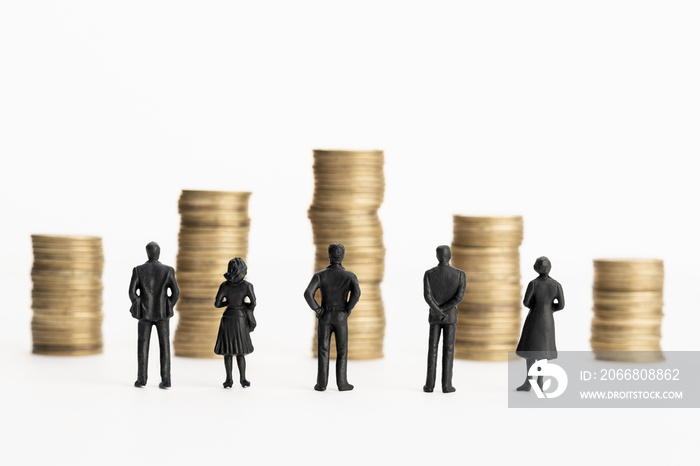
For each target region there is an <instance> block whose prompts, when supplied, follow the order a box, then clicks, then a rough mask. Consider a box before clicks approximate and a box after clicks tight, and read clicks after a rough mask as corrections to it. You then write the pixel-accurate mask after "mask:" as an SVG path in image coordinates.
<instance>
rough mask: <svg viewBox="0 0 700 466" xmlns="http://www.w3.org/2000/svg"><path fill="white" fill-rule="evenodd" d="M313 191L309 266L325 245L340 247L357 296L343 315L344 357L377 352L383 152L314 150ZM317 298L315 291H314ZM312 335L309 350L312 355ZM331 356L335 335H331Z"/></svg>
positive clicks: (322, 255)
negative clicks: (345, 317) (356, 285)
mask: <svg viewBox="0 0 700 466" xmlns="http://www.w3.org/2000/svg"><path fill="white" fill-rule="evenodd" d="M313 170H314V196H313V202H312V204H311V207H310V208H309V219H310V220H311V225H312V228H313V233H314V244H315V245H316V261H315V266H314V269H315V270H321V269H324V268H326V267H328V264H329V260H328V245H329V244H331V243H341V244H342V245H343V246H345V258H344V259H343V267H345V268H346V269H347V270H350V271H351V272H353V273H354V274H355V275H357V279H358V281H359V282H360V289H361V290H362V294H361V297H360V301H359V303H358V304H357V306H356V307H355V309H354V310H353V311H352V314H351V315H350V318H349V319H348V358H350V359H376V358H381V357H382V356H383V352H382V348H383V341H384V327H385V318H384V305H383V303H382V297H381V291H380V283H381V281H382V279H383V278H384V255H385V249H384V239H383V236H384V234H383V230H382V224H381V221H380V220H379V215H378V210H379V207H380V206H381V204H382V202H383V200H384V184H385V182H384V152H383V151H380V150H372V151H347V150H314V167H313ZM316 300H317V301H318V302H319V303H320V302H321V298H320V294H319V293H317V294H316ZM316 338H317V336H316V335H314V340H313V345H312V347H313V353H314V355H315V356H317V355H318V354H317V352H318V349H317V343H316V342H317V340H316ZM331 340H332V341H331V357H333V358H335V357H336V353H335V351H336V350H335V337H333V338H332V339H331Z"/></svg>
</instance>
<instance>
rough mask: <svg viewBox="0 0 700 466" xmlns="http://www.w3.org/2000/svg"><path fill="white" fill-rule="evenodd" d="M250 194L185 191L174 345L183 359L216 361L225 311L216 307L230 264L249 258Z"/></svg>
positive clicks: (182, 204)
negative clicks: (222, 317)
mask: <svg viewBox="0 0 700 466" xmlns="http://www.w3.org/2000/svg"><path fill="white" fill-rule="evenodd" d="M249 199H250V193H246V192H230V191H182V193H181V195H180V201H179V203H178V208H179V211H180V234H179V236H178V242H179V247H178V252H177V267H176V275H177V282H178V285H179V286H180V300H179V301H178V303H177V305H176V309H177V311H178V316H179V320H178V325H177V330H176V332H175V338H174V340H173V347H174V349H175V354H176V355H177V356H185V357H193V358H209V357H216V354H215V353H214V345H215V343H216V337H217V334H218V330H219V321H220V320H221V315H222V314H223V311H224V309H216V308H215V307H214V299H215V298H216V293H217V291H218V290H219V285H221V283H222V282H224V281H225V278H224V273H225V272H226V267H227V265H228V261H229V260H231V259H233V258H234V257H241V258H242V259H243V260H245V259H246V256H247V254H248V232H249V229H250V218H249V217H248V201H249Z"/></svg>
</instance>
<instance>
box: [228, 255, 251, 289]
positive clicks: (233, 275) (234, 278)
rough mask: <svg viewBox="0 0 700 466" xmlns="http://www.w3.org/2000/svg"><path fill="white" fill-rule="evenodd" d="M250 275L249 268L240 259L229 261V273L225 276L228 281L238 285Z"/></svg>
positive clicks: (235, 258)
mask: <svg viewBox="0 0 700 466" xmlns="http://www.w3.org/2000/svg"><path fill="white" fill-rule="evenodd" d="M246 275H248V266H247V265H245V262H244V261H243V259H241V258H240V257H234V258H233V259H231V260H230V261H228V272H226V273H225V274H224V277H226V280H228V281H230V282H233V283H238V282H240V281H242V280H243V279H244V278H245V276H246Z"/></svg>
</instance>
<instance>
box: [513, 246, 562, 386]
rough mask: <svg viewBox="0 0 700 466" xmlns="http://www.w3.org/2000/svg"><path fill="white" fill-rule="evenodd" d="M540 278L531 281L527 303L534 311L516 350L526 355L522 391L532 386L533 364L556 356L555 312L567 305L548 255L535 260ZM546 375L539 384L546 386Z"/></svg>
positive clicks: (531, 311)
mask: <svg viewBox="0 0 700 466" xmlns="http://www.w3.org/2000/svg"><path fill="white" fill-rule="evenodd" d="M534 268H535V272H537V273H538V274H539V276H538V277H537V278H535V279H534V280H532V281H531V282H530V283H529V284H528V285H527V290H526V291H525V297H524V299H523V305H524V306H525V307H526V308H528V309H529V310H530V311H529V312H528V314H527V317H526V318H525V323H524V324H523V332H522V334H521V335H520V342H519V343H518V347H517V349H516V350H515V354H517V355H518V356H520V357H521V358H523V359H525V362H526V364H527V371H526V372H525V383H524V384H522V385H521V386H519V387H518V388H517V390H518V391H524V392H528V391H530V388H532V386H531V385H530V380H529V378H528V373H529V372H530V367H532V365H533V364H534V363H535V361H539V360H541V359H556V358H557V345H556V342H555V339H554V315H553V313H554V312H556V311H561V310H562V309H564V291H563V290H562V287H561V285H560V284H559V282H557V281H556V280H554V279H553V278H551V277H550V276H549V271H550V270H551V268H552V263H551V262H549V259H547V258H546V257H539V258H537V260H536V261H535V266H534ZM542 382H543V377H537V384H538V385H539V386H540V388H542Z"/></svg>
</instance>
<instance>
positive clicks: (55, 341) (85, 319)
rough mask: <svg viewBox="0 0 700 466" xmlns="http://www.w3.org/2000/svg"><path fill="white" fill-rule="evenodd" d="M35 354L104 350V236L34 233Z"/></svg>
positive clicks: (33, 318) (59, 354)
mask: <svg viewBox="0 0 700 466" xmlns="http://www.w3.org/2000/svg"><path fill="white" fill-rule="evenodd" d="M32 249H33V251H34V265H33V267H32V282H33V288H32V310H33V317H32V340H33V349H32V352H34V353H35V354H46V355H53V356H82V355H88V354H98V353H101V352H102V316H103V314H102V268H103V266H104V255H103V253H102V238H98V237H93V236H44V235H32Z"/></svg>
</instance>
